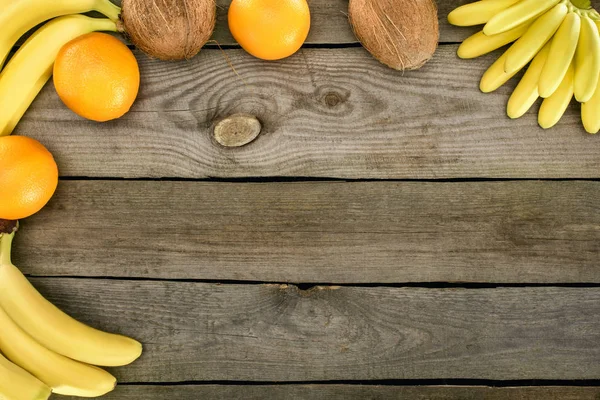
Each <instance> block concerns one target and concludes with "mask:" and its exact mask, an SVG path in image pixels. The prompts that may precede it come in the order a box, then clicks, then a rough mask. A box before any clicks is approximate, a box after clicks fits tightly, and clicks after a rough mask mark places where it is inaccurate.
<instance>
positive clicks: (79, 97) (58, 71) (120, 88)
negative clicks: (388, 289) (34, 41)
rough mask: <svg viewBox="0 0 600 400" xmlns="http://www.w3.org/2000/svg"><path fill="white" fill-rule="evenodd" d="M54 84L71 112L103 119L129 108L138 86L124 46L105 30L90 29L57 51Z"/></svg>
mask: <svg viewBox="0 0 600 400" xmlns="http://www.w3.org/2000/svg"><path fill="white" fill-rule="evenodd" d="M54 87H55V88H56V92H57V93H58V96H59V97H60V98H61V100H62V101H63V103H65V105H66V106H67V107H69V108H70V109H71V110H72V111H73V112H75V113H76V114H78V115H80V116H82V117H84V118H87V119H91V120H93V121H98V122H104V121H109V120H111V119H115V118H119V117H121V116H123V114H125V113H126V112H127V111H129V109H130V108H131V106H132V104H133V102H134V101H135V98H136V97H137V94H138V89H139V87H140V70H139V67H138V63H137V60H136V59H135V56H134V55H133V53H132V52H131V50H129V49H128V48H127V46H125V45H124V44H123V43H121V42H120V41H119V40H118V39H116V38H114V37H113V36H110V35H107V34H106V33H99V32H93V33H89V34H87V35H83V36H80V37H78V38H77V39H74V40H72V41H70V42H69V43H67V44H66V45H64V46H63V48H62V49H61V50H60V52H59V53H58V57H57V58H56V62H55V63H54Z"/></svg>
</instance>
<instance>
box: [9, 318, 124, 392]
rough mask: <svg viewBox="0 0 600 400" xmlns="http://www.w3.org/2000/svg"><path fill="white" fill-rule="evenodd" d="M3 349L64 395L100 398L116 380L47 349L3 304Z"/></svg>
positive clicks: (11, 358) (98, 370)
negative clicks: (21, 326) (14, 319)
mask: <svg viewBox="0 0 600 400" xmlns="http://www.w3.org/2000/svg"><path fill="white" fill-rule="evenodd" d="M0 326H2V334H1V335H0V350H1V351H2V353H4V354H5V355H6V357H8V358H9V359H10V360H11V361H12V362H14V363H15V364H17V365H18V366H20V367H22V368H23V369H25V370H27V371H29V372H30V373H31V374H32V375H33V376H35V377H36V378H38V379H39V380H40V381H42V382H44V383H45V384H46V385H48V386H49V387H51V388H52V391H53V392H54V393H56V394H62V395H65V396H79V397H97V396H102V395H104V394H106V393H108V392H110V391H112V390H113V389H114V388H115V386H116V384H117V381H116V379H115V378H114V377H113V376H112V375H111V374H109V373H108V372H106V371H104V370H102V369H100V368H98V367H94V366H91V365H87V364H84V363H81V362H79V361H74V360H71V359H70V358H67V357H65V356H61V355H60V354H57V353H55V352H53V351H52V350H48V349H47V348H45V347H44V346H42V345H41V344H39V343H38V342H36V341H35V340H34V339H33V338H32V337H31V336H29V335H28V334H27V333H25V331H23V329H21V328H19V326H17V324H15V322H14V321H13V320H12V319H11V318H10V317H9V316H8V314H7V313H6V312H5V311H4V310H3V309H2V307H0Z"/></svg>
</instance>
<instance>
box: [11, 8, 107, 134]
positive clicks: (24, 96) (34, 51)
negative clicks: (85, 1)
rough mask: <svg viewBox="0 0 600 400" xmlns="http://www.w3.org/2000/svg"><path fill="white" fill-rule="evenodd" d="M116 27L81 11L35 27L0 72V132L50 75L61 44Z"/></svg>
mask: <svg viewBox="0 0 600 400" xmlns="http://www.w3.org/2000/svg"><path fill="white" fill-rule="evenodd" d="M116 29H117V27H116V24H115V23H114V22H113V21H111V20H109V19H106V18H89V17H85V16H83V15H67V16H64V17H59V18H56V19H53V20H52V21H50V22H48V23H46V24H45V25H43V26H42V27H41V28H40V29H38V30H37V31H36V32H35V33H34V34H33V35H32V36H31V37H30V38H29V39H28V40H27V41H26V42H25V43H24V44H23V45H22V46H21V47H20V48H19V50H18V51H17V52H16V53H15V55H14V56H13V57H12V58H11V60H10V62H9V63H8V64H7V65H6V67H5V68H4V70H2V73H0V136H5V135H10V134H11V133H12V131H13V129H14V128H15V126H16V125H17V123H18V122H19V121H20V119H21V117H23V114H25V111H27V108H29V106H30V105H31V103H32V102H33V100H34V99H35V97H36V96H37V94H38V93H39V92H40V90H41V89H42V87H43V86H44V84H45V83H46V82H47V81H48V79H50V77H51V76H52V67H53V65H54V60H55V59H56V56H57V55H58V52H59V50H60V49H61V47H62V46H64V45H65V44H66V43H68V42H69V41H71V40H72V39H75V38H76V37H78V36H81V35H83V34H86V33H89V32H93V31H100V30H104V31H116Z"/></svg>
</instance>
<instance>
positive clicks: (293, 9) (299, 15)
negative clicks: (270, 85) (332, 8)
mask: <svg viewBox="0 0 600 400" xmlns="http://www.w3.org/2000/svg"><path fill="white" fill-rule="evenodd" d="M228 19H229V30H230V31H231V34H232V35H233V37H234V38H235V40H236V41H237V42H238V43H239V44H240V46H242V48H243V49H244V50H246V51H247V52H248V53H250V54H252V55H253V56H255V57H258V58H262V59H263V60H279V59H281V58H285V57H288V56H291V55H292V54H294V53H295V52H296V51H298V49H299V48H300V47H301V46H302V43H304V41H305V40H306V37H307V36H308V31H309V30H310V10H309V9H308V4H307V3H306V0H233V1H232V2H231V5H230V6H229V14H228Z"/></svg>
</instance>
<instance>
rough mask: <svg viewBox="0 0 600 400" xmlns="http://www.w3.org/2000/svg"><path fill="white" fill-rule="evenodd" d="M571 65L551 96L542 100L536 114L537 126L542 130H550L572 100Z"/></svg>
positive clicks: (572, 72) (572, 69)
mask: <svg viewBox="0 0 600 400" xmlns="http://www.w3.org/2000/svg"><path fill="white" fill-rule="evenodd" d="M574 74H575V71H574V68H573V64H571V65H570V66H569V69H568V70H567V73H566V74H565V77H564V79H563V80H562V82H561V83H560V85H559V86H558V89H557V90H556V91H555V92H554V93H553V94H552V96H550V97H548V98H546V99H544V101H543V102H542V106H541V107H540V112H539V114H538V124H540V126H541V127H542V128H544V129H548V128H552V127H553V126H554V125H556V124H557V123H558V121H560V119H561V118H562V116H563V114H564V113H565V111H566V110H567V107H568V106H569V103H570V102H571V99H572V98H573V76H574Z"/></svg>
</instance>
